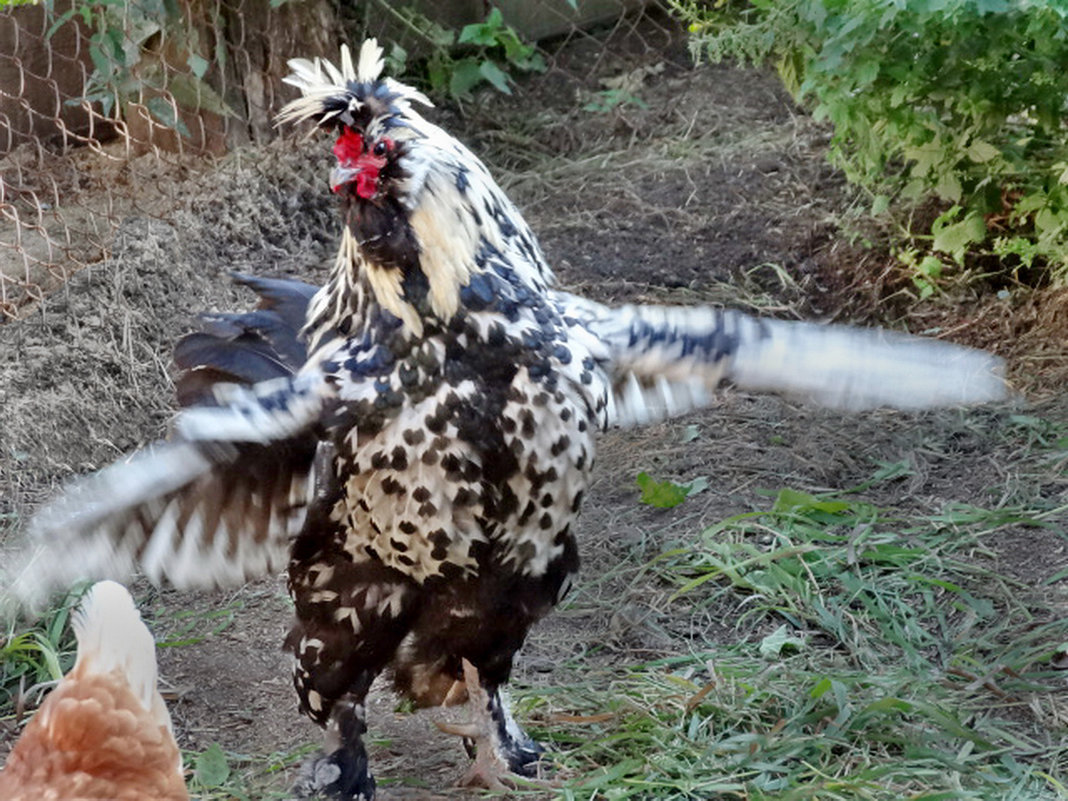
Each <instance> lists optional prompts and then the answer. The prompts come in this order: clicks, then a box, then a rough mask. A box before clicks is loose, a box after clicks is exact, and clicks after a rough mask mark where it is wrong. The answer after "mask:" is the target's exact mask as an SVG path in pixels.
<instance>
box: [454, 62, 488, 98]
mask: <svg viewBox="0 0 1068 801" xmlns="http://www.w3.org/2000/svg"><path fill="white" fill-rule="evenodd" d="M482 80H483V75H482V70H481V68H480V65H479V62H478V59H476V58H462V59H460V60H459V61H456V62H454V63H453V65H452V75H450V76H449V92H450V93H451V94H452V95H453V96H454V97H467V96H468V95H470V94H471V90H472V89H473V88H474V87H476V86H478V84H479V83H481V82H482Z"/></svg>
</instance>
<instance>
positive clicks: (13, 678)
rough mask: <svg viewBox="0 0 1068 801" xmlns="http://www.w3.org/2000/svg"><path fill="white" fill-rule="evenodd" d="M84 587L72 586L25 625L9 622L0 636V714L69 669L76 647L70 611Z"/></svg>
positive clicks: (14, 707) (12, 711)
mask: <svg viewBox="0 0 1068 801" xmlns="http://www.w3.org/2000/svg"><path fill="white" fill-rule="evenodd" d="M87 587H88V585H87V584H80V585H78V586H76V587H75V588H73V589H72V590H71V591H70V592H69V593H68V594H67V595H66V597H64V598H63V599H62V600H61V601H60V602H59V603H58V604H57V605H56V606H54V607H53V608H51V609H49V610H48V611H47V612H46V613H45V614H43V615H42V616H41V617H40V618H39V619H38V620H37V621H36V622H35V623H34V624H33V625H32V626H30V627H28V628H25V629H20V628H18V627H17V625H16V623H15V622H14V621H12V622H9V623H8V628H7V631H6V633H5V634H4V635H2V636H0V717H5V716H8V715H11V714H13V713H14V712H15V711H17V710H19V709H20V707H21V705H22V703H23V702H24V700H25V696H26V695H27V694H29V693H31V692H32V691H34V690H35V689H37V688H40V687H41V686H42V685H44V686H48V685H50V684H51V683H52V682H56V681H59V680H60V679H61V678H62V677H63V674H64V673H65V672H66V671H67V670H69V669H70V667H71V665H72V664H73V663H74V654H75V650H76V645H75V640H74V633H73V631H72V630H71V628H70V613H71V610H72V609H73V608H74V607H75V606H77V604H78V601H79V600H80V599H81V596H82V595H83V594H84V592H85V590H86V588H87ZM36 700H37V699H36V698H30V701H33V702H36Z"/></svg>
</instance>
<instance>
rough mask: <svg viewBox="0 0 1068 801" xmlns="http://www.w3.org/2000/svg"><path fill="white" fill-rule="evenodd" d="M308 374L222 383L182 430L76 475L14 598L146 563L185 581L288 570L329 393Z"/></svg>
mask: <svg viewBox="0 0 1068 801" xmlns="http://www.w3.org/2000/svg"><path fill="white" fill-rule="evenodd" d="M324 387H326V384H325V382H321V381H319V382H316V381H314V380H313V379H310V378H308V377H303V378H297V379H280V380H278V381H275V382H267V384H266V385H264V384H258V385H256V386H255V387H252V388H245V387H239V386H236V385H219V386H217V387H215V391H216V394H217V395H225V396H226V397H225V401H226V402H227V403H228V404H229V405H228V406H226V407H219V408H210V407H195V408H192V409H188V410H186V411H185V412H183V413H182V414H181V415H179V417H178V418H177V420H176V424H175V429H176V433H177V437H176V438H175V439H173V440H171V441H168V442H162V443H158V444H156V445H155V446H152V447H150V448H147V449H145V450H143V451H140V452H138V453H137V454H135V455H134V456H132V457H131V458H130V459H128V460H125V461H122V462H118V463H116V464H113V465H111V466H110V467H107V468H105V469H104V470H101V471H100V472H98V473H95V474H93V475H91V476H88V477H86V478H84V479H81V480H80V481H76V482H74V483H73V484H72V485H70V486H69V487H68V488H67V489H66V490H65V491H64V492H63V493H62V494H61V495H60V496H59V498H58V499H56V500H55V501H53V502H52V503H50V504H49V505H47V506H46V507H45V508H44V509H43V510H41V511H40V512H39V513H38V514H37V515H36V516H35V517H34V519H33V520H32V522H31V524H30V527H29V535H30V537H31V539H32V545H33V546H35V547H31V554H32V555H31V556H30V557H29V559H28V561H27V564H26V565H24V566H23V568H22V570H21V571H20V572H19V575H18V576H17V578H16V580H15V586H14V592H15V595H16V597H17V598H18V599H19V600H21V601H23V602H26V603H31V604H36V603H38V602H40V601H41V600H43V598H44V597H45V596H46V595H47V593H49V592H51V591H53V590H56V589H59V588H63V587H66V586H68V585H69V584H70V583H71V582H73V581H76V580H78V579H81V578H116V579H123V578H126V577H128V576H130V575H131V574H132V573H133V572H134V571H135V570H137V569H140V570H141V571H143V572H144V573H145V574H146V575H147V576H148V577H149V578H150V579H151V580H152V581H154V582H157V583H159V582H163V581H168V582H170V583H171V584H173V585H175V586H177V587H214V586H231V585H234V584H239V583H241V582H244V581H246V580H248V579H251V578H255V577H258V576H262V575H264V574H266V573H268V572H272V571H277V570H280V569H282V568H283V567H284V566H285V564H286V561H287V559H288V552H289V546H290V541H291V539H292V538H293V537H294V536H296V534H297V533H298V532H299V531H300V528H301V526H302V525H303V523H304V517H305V514H306V510H307V506H308V504H309V503H310V502H311V499H312V497H313V494H314V480H313V469H314V463H315V454H316V450H317V448H318V437H317V435H316V433H315V427H316V425H317V424H318V422H319V419H320V415H321V414H322V413H323V412H324V408H325V406H326V401H327V400H328V396H329V392H328V391H327V390H324V389H323V388H324Z"/></svg>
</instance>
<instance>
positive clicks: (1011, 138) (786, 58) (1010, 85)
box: [674, 0, 1068, 291]
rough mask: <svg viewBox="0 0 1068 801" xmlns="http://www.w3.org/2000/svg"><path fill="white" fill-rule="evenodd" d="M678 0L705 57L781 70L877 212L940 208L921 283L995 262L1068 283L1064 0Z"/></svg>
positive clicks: (920, 264)
mask: <svg viewBox="0 0 1068 801" xmlns="http://www.w3.org/2000/svg"><path fill="white" fill-rule="evenodd" d="M674 2H675V6H676V8H677V10H679V11H680V12H681V13H682V14H683V16H684V17H685V18H686V19H687V20H688V21H689V23H690V31H691V35H692V40H691V44H692V47H693V51H694V53H695V55H697V56H698V57H699V58H700V57H707V58H710V59H712V60H714V61H718V60H720V59H723V58H725V57H730V58H735V59H740V60H742V61H748V62H753V63H761V62H767V61H771V62H773V63H774V64H775V65H776V66H777V68H778V70H779V73H780V75H781V76H782V79H783V81H784V83H785V84H786V86H787V88H788V89H789V90H790V91H791V92H792V93H793V94H794V96H795V98H797V99H798V101H799V102H801V103H802V104H804V105H807V106H808V107H810V108H811V109H812V110H813V112H814V114H815V115H816V116H817V118H825V119H827V120H829V121H830V122H831V123H832V124H833V126H834V133H833V138H832V152H831V155H832V159H833V161H834V162H835V163H836V164H837V165H839V166H840V167H841V168H842V169H843V170H844V171H845V173H846V175H847V176H848V177H849V178H850V180H852V181H854V182H856V183H858V184H860V185H862V186H864V187H866V188H867V189H869V190H870V191H871V193H872V197H873V202H872V212H873V213H874V214H882V213H883V212H885V211H887V210H888V209H889V210H890V211H892V212H893V211H898V212H901V211H905V210H909V209H913V208H915V207H916V206H917V205H918V204H919V203H920V202H921V201H923V200H925V199H930V198H932V197H933V198H936V199H937V200H938V202H939V203H940V208H939V210H940V211H942V214H941V215H940V216H939V217H938V218H937V219H936V220H935V221H934V224H933V225H931V227H930V231H929V235H928V236H920V237H917V239H916V240H914V243H915V242H919V241H923V242H925V243H926V244H927V245H929V248H930V250H933V251H935V252H937V253H938V254H941V255H939V256H935V255H932V254H931V253H930V250H928V249H927V248H926V247H925V248H923V249H924V250H927V253H928V255H926V257H923V256H922V254H921V257H917V255H916V251H915V250H914V249H913V250H905V251H903V254H904V259H905V261H907V262H909V263H910V264H911V265H912V266H913V267H914V268H915V269H916V270H917V275H918V276H921V277H924V276H925V277H932V276H937V274H938V272H939V270H940V268H941V262H942V260H943V259H948V260H951V261H952V262H955V263H956V264H965V263H967V262H974V261H975V259H976V257H979V256H982V255H984V254H992V255H994V256H998V257H1001V259H1000V265H1001V267H1002V268H1003V269H1004V270H1007V271H1009V272H1015V271H1017V270H1019V269H1020V268H1027V269H1028V272H1029V273H1032V274H1037V275H1041V276H1042V277H1043V279H1045V278H1052V279H1054V280H1055V281H1057V282H1059V283H1066V282H1068V2H1066V0H1050V1H1049V2H1037V1H1036V2H1027V0H1015V1H1014V0H752V2H749V3H739V2H734V1H733V0H720V2H717V3H715V5H714V6H710V5H708V4H703V3H699V2H695V0H674ZM927 219H928V222H929V221H930V217H928V218H927ZM914 233H923V232H914ZM984 266H987V265H986V264H985V263H984ZM1034 268H1038V269H1037V270H1035V269H1034ZM918 283H920V284H921V287H922V288H925V289H926V290H927V291H930V286H929V285H927V286H922V285H923V281H918Z"/></svg>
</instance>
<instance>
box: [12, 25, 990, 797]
mask: <svg viewBox="0 0 1068 801" xmlns="http://www.w3.org/2000/svg"><path fill="white" fill-rule="evenodd" d="M292 66H293V68H294V71H295V75H294V76H292V77H291V79H290V82H291V83H293V84H294V85H296V86H298V87H299V88H300V89H301V90H302V92H303V94H304V97H303V98H302V99H299V100H296V101H294V102H293V103H291V104H290V106H288V107H287V109H286V111H285V112H284V113H283V118H284V119H287V120H303V119H308V118H314V119H316V121H317V122H318V124H319V126H320V127H322V128H326V129H329V130H332V131H334V132H335V133H336V134H337V141H336V144H335V146H334V153H335V155H336V157H337V166H336V168H335V169H334V171H333V173H332V175H331V185H332V187H333V189H334V191H335V192H336V193H337V194H338V195H339V197H340V198H341V206H342V220H343V225H344V228H343V231H342V241H341V247H340V250H339V253H338V256H337V259H336V262H335V264H334V269H333V272H332V273H331V276H330V278H329V280H328V282H327V284H326V286H324V287H323V288H322V289H320V290H319V291H318V292H317V293H315V294H314V297H312V291H311V288H309V287H307V286H306V285H302V284H298V283H296V282H287V281H265V280H261V279H252V278H243V279H242V280H243V281H244V282H245V283H247V284H249V285H251V286H252V287H253V288H255V289H257V291H259V292H260V294H261V295H262V297H263V299H264V303H263V306H262V308H261V309H260V310H258V311H255V312H251V313H249V314H246V315H229V316H227V315H223V316H218V317H215V318H213V320H212V322H211V323H209V326H208V328H207V330H206V331H205V332H204V333H201V334H196V335H193V336H192V337H191V338H188V339H186V340H184V341H183V343H181V344H180V346H179V349H178V361H179V364H180V365H181V366H183V367H184V368H186V370H187V372H186V374H185V376H184V377H183V378H182V380H181V381H180V384H179V391H180V394H181V395H182V397H183V399H184V400H185V401H186V402H187V403H190V404H193V405H192V406H191V407H190V408H187V409H186V410H184V411H183V412H182V413H181V415H180V416H179V417H178V419H177V421H176V426H175V434H174V436H173V437H172V439H171V440H169V441H168V442H166V443H162V444H160V445H158V446H156V447H155V448H154V449H151V450H149V451H147V452H145V453H143V454H141V455H138V456H136V457H134V459H133V461H132V462H130V463H125V464H120V465H117V466H115V467H112V468H108V469H107V470H105V471H103V472H102V473H100V474H98V475H97V476H96V477H93V478H90V479H89V480H88V481H86V482H83V483H82V484H81V485H80V486H78V487H76V488H74V489H73V490H71V491H69V492H68V494H67V495H66V496H65V498H64V499H62V500H61V501H59V502H58V503H57V504H55V505H54V506H53V507H52V508H51V509H49V510H46V511H45V512H43V513H42V514H41V515H40V516H39V518H38V520H37V522H36V530H37V532H38V536H39V537H41V538H42V539H43V540H44V542H45V547H46V548H47V549H48V550H49V552H51V553H53V554H54V553H56V552H60V553H63V554H65V555H66V557H65V558H64V559H57V558H56V557H55V556H54V555H53V556H51V557H47V558H45V559H42V560H38V561H37V562H36V563H34V564H32V565H31V566H30V568H29V569H28V570H27V571H26V572H25V573H24V575H23V577H22V579H21V584H20V587H21V592H22V594H23V595H24V596H26V595H32V594H34V593H36V592H38V591H39V590H40V589H41V588H49V587H51V586H54V585H55V584H57V583H62V582H63V581H66V580H69V579H70V578H72V577H73V575H74V574H81V573H82V572H84V571H85V570H89V571H106V572H109V573H115V572H118V573H126V572H129V571H130V570H132V569H134V568H136V567H139V568H141V569H143V570H144V571H145V572H146V573H147V574H148V575H149V576H150V577H151V578H153V579H156V580H162V579H168V580H170V581H171V582H172V583H174V584H177V585H179V586H196V585H216V584H221V583H232V582H235V581H241V580H243V579H245V578H247V577H251V576H255V575H261V574H263V573H264V572H266V571H269V570H273V569H278V568H281V567H283V566H285V565H286V564H288V570H289V586H290V590H291V592H292V594H293V597H294V600H295V602H296V617H297V621H296V624H295V625H294V627H293V629H292V631H291V634H290V636H289V639H288V643H289V645H290V647H291V648H292V649H293V652H294V654H295V656H296V659H297V666H296V671H295V683H296V687H297V691H298V695H299V698H300V705H301V708H302V710H303V711H304V712H305V713H306V714H308V715H309V716H311V717H312V718H313V719H314V720H316V721H317V722H318V723H320V724H321V725H323V726H324V727H326V728H327V729H328V731H329V734H330V738H329V740H328V742H330V743H331V749H330V751H329V753H327V754H326V755H324V756H323V757H321V758H319V759H318V760H316V761H314V762H313V763H312V764H311V765H310V766H309V769H308V771H307V775H306V776H305V779H304V782H303V787H304V790H305V791H307V792H325V793H327V794H329V795H330V796H332V797H337V798H344V799H352V798H370V797H371V796H372V795H373V792H374V782H373V780H372V778H371V774H370V772H369V770H368V766H367V758H366V752H365V750H364V746H363V743H362V736H363V734H364V732H365V731H366V724H365V711H364V710H365V708H364V698H365V695H366V693H367V691H368V689H369V687H370V685H371V682H372V680H373V679H374V678H375V676H376V675H377V674H378V673H380V672H381V671H382V670H383V669H386V668H388V669H390V670H391V671H392V674H393V677H394V681H395V685H396V686H397V688H398V689H399V690H400V691H401V692H402V693H404V694H406V695H407V696H408V697H410V698H412V699H414V700H415V701H417V702H418V703H421V704H440V703H454V702H457V701H460V700H463V699H464V698H466V697H468V696H469V695H470V696H471V697H473V698H480V699H482V700H481V701H480V703H479V704H477V706H478V709H476V712H477V713H478V715H479V716H480V718H481V720H480V722H479V723H478V725H473V726H472V727H467V728H464V729H462V733H464V734H465V735H466V736H469V737H471V738H472V739H474V740H476V741H477V743H478V744H479V747H480V749H479V750H480V754H479V761H480V763H484V760H483V756H484V754H485V753H486V752H487V751H489V752H492V753H491V754H490V756H492V757H493V760H496V761H497V762H499V763H500V765H501V766H506V767H507V768H509V769H511V770H513V771H518V772H521V773H528V774H529V773H530V772H532V770H533V768H534V765H535V763H536V760H537V757H538V753H539V751H540V749H539V748H538V746H537V745H536V744H535V743H533V742H532V741H530V740H529V738H527V737H526V735H524V734H523V733H522V731H521V730H520V729H519V727H518V726H517V725H516V724H515V722H514V721H513V720H512V718H511V716H510V715H509V713H508V710H507V708H506V706H505V704H504V703H503V701H502V698H501V695H500V692H499V690H500V688H501V686H502V685H503V684H504V683H505V682H506V681H507V679H508V677H509V672H510V670H511V666H512V659H513V656H514V654H515V652H516V650H517V649H518V648H519V647H520V646H521V645H522V643H523V640H524V638H525V636H526V634H527V631H528V630H529V628H530V626H531V625H532V624H533V623H534V622H535V621H536V620H537V619H538V618H540V617H541V616H543V615H544V614H545V613H547V612H548V611H549V610H550V609H551V608H552V607H553V606H554V605H555V604H556V603H558V602H559V600H560V599H561V598H562V597H563V595H564V594H565V593H566V592H567V590H568V587H569V586H570V584H571V581H572V578H573V576H574V575H575V572H576V570H577V568H578V555H577V548H576V543H575V540H574V537H573V534H572V524H573V522H574V519H575V516H576V514H577V513H578V511H579V507H580V505H581V503H582V499H583V495H584V493H585V491H586V488H587V486H588V483H589V475H590V470H591V468H592V466H593V458H594V444H595V443H594V438H595V434H596V433H597V432H598V431H600V430H602V429H604V428H605V427H607V426H610V425H627V424H634V423H640V422H645V421H647V420H653V419H661V418H663V417H665V416H667V415H670V414H676V413H680V412H683V411H687V410H689V409H693V408H697V407H700V406H703V405H707V404H708V403H709V402H710V399H711V397H712V395H713V392H714V390H715V388H716V386H717V385H718V384H719V383H720V382H721V381H722V380H725V379H729V380H731V381H733V382H734V383H736V384H738V385H740V386H742V387H745V388H752V389H761V390H763V389H775V390H783V391H792V392H795V393H799V394H802V395H806V396H809V397H813V398H815V399H817V400H819V401H821V402H824V403H827V404H831V405H836V406H841V407H849V408H864V407H870V406H876V405H882V404H886V405H895V406H900V407H906V408H922V407H928V406H935V405H943V404H957V403H971V402H981V401H986V400H992V399H996V398H1000V397H1002V396H1003V395H1004V394H1005V390H1004V385H1003V382H1002V381H1001V379H1000V378H998V377H997V376H996V375H995V374H994V368H995V367H996V360H994V359H992V358H991V357H988V356H987V355H986V354H982V353H978V352H975V351H969V350H967V349H964V348H958V347H954V346H951V345H944V344H942V343H936V342H929V341H923V340H916V339H911V338H906V337H902V336H896V335H890V334H885V333H883V332H878V331H861V330H857V329H849V328H827V327H822V326H816V325H810V324H791V323H784V322H776V321H761V320H757V319H754V318H750V317H747V316H745V315H742V314H740V313H737V312H731V311H723V310H715V309H709V308H685V309H684V308H674V309H662V308H655V307H640V306H633V307H626V308H622V309H610V308H607V307H604V306H601V305H600V304H597V303H593V302H591V301H588V300H585V299H582V298H579V297H576V296H574V295H570V294H568V293H566V292H562V291H560V290H557V289H555V288H554V285H553V277H552V273H551V271H550V269H549V267H548V265H547V264H546V262H545V260H544V257H543V256H542V253H541V250H540V248H539V246H538V244H537V241H536V239H535V238H534V236H533V234H532V233H531V231H530V229H529V228H528V227H527V225H526V223H525V222H524V221H523V218H522V216H521V215H520V214H519V212H518V211H517V209H516V208H515V206H513V205H512V203H511V202H510V201H509V200H508V198H507V197H506V196H505V194H504V193H503V192H502V191H501V189H500V188H499V187H498V186H497V185H496V183H495V182H494V181H493V179H492V178H491V177H490V175H489V173H488V171H487V170H486V168H485V167H484V166H483V164H482V163H481V162H480V161H479V160H478V158H477V157H475V156H474V155H473V154H472V153H471V152H470V151H469V150H467V148H465V147H464V146H463V145H461V144H460V143H459V142H458V141H456V140H455V139H454V138H452V137H451V136H449V135H448V134H446V133H445V132H444V131H442V130H441V129H440V128H437V127H436V126H434V125H432V124H430V123H428V122H427V121H426V120H424V119H423V118H422V117H421V116H420V115H419V114H418V113H417V112H416V111H415V110H414V109H413V108H412V103H414V102H422V101H423V100H424V99H423V98H422V97H421V95H419V94H418V93H417V92H415V91H414V90H412V89H410V88H409V87H406V86H404V85H402V84H400V83H397V82H396V81H393V80H391V79H388V78H382V77H381V75H380V72H381V69H382V61H381V51H380V49H379V48H378V47H377V45H375V44H374V42H373V41H372V42H368V43H366V44H365V45H364V47H363V50H362V51H361V53H360V57H359V62H358V64H357V65H356V66H354V65H353V64H352V63H351V61H350V60H349V58H348V51H347V50H345V51H343V58H342V65H341V68H340V69H338V68H335V67H334V66H332V65H329V64H319V63H316V64H314V65H313V64H311V63H309V62H306V61H296V62H293V63H292ZM324 69H325V72H324ZM305 307H306V308H305ZM301 326H303V331H302V334H301V336H300V337H298V328H300V327H301ZM69 554H78V561H77V563H76V564H73V565H72V564H71V560H72V559H73V557H71V556H70V555H69ZM465 663H466V664H465ZM493 760H491V761H493ZM484 766H485V765H484V764H483V767H484ZM482 779H484V780H485V779H486V777H485V776H483V777H482ZM489 783H492V778H490V779H489Z"/></svg>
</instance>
